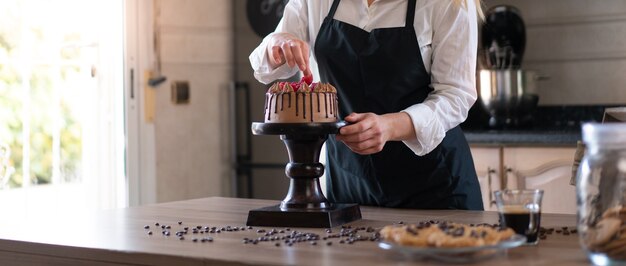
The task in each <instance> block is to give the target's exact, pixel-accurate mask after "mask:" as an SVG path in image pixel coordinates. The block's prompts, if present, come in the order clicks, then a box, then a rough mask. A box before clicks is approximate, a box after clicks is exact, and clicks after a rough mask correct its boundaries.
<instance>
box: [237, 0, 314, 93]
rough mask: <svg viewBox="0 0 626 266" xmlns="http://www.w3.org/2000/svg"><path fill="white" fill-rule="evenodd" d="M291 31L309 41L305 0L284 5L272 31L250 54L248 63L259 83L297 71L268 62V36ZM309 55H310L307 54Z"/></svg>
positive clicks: (296, 68) (289, 75)
mask: <svg viewBox="0 0 626 266" xmlns="http://www.w3.org/2000/svg"><path fill="white" fill-rule="evenodd" d="M283 32H286V33H291V34H293V35H295V36H296V37H298V38H300V39H302V40H304V41H305V42H307V43H308V42H309V35H308V12H307V4H306V0H291V1H289V3H288V4H287V5H286V6H285V11H284V13H283V17H282V19H281V20H280V22H279V23H278V26H276V30H274V32H273V33H271V34H269V35H267V36H266V37H265V38H264V39H263V41H262V42H261V44H260V45H259V46H258V47H257V48H256V49H254V51H253V52H252V54H250V57H249V59H250V65H251V66H252V69H253V70H254V77H255V78H256V79H257V80H258V81H259V82H261V83H264V84H268V83H270V82H273V81H275V80H277V79H285V78H289V77H291V76H293V75H295V74H296V72H298V70H299V69H298V67H297V66H295V67H293V68H292V67H289V65H287V64H283V65H281V66H279V67H277V68H272V67H271V66H270V64H269V59H268V53H267V45H268V40H269V38H270V37H271V36H272V35H274V34H276V33H283ZM309 56H310V55H309Z"/></svg>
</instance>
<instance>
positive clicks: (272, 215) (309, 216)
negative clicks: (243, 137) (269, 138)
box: [246, 122, 361, 228]
mask: <svg viewBox="0 0 626 266" xmlns="http://www.w3.org/2000/svg"><path fill="white" fill-rule="evenodd" d="M344 125H346V124H345V122H337V123H297V124H296V123H294V124H285V123H252V134H254V135H280V139H281V140H282V141H283V142H284V143H285V146H287V152H288V153H289V163H288V164H287V167H286V168H285V173H286V174H287V176H288V177H289V178H291V182H290V184H289V191H288V192H287V196H286V197H285V199H284V200H283V201H282V202H281V203H280V204H279V205H274V206H269V207H264V208H259V209H254V210H250V212H249V213H248V221H247V222H246V224H247V225H252V226H283V227H315V228H330V227H335V226H339V225H342V224H344V223H348V222H351V221H355V220H359V219H361V210H360V209H359V205H358V204H335V203H330V202H329V201H328V199H326V197H325V196H324V194H323V193H322V189H321V187H320V183H319V177H320V176H322V174H323V173H324V165H323V164H321V163H320V162H319V157H320V150H321V149H322V145H323V144H324V142H325V141H326V139H327V138H328V134H336V133H337V132H339V128H341V127H342V126H344Z"/></svg>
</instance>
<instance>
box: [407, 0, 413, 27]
mask: <svg viewBox="0 0 626 266" xmlns="http://www.w3.org/2000/svg"><path fill="white" fill-rule="evenodd" d="M414 19H415V0H409V2H408V3H407V8H406V22H405V24H404V27H406V28H413V22H414Z"/></svg>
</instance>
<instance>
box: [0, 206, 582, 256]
mask: <svg viewBox="0 0 626 266" xmlns="http://www.w3.org/2000/svg"><path fill="white" fill-rule="evenodd" d="M276 203H277V202H275V201H268V200H250V199H234V198H204V199H196V200H188V201H180V202H171V203H162V204H155V205H147V206H141V207H133V208H126V209H117V210H110V211H102V212H98V213H94V214H84V215H78V216H79V217H80V218H72V219H69V218H67V217H63V216H59V217H47V218H46V219H45V220H30V221H22V222H19V223H17V222H15V223H12V224H11V225H7V224H4V225H3V224H1V223H0V265H214V264H219V265H227V264H228V265H249V264H263V265H347V264H350V265H389V264H402V265H430V264H437V265H440V263H436V262H433V261H423V260H422V261H411V260H407V259H406V258H405V257H402V256H399V255H398V254H395V253H393V252H390V251H386V250H382V249H380V248H378V246H377V244H376V243H375V242H370V241H362V242H356V243H354V244H351V245H349V244H339V242H338V240H337V239H332V242H333V244H332V245H331V246H327V245H326V242H327V241H318V243H317V245H312V244H310V243H307V242H303V243H297V244H295V245H293V246H287V245H285V244H281V245H280V246H278V247H277V246H275V242H261V243H258V244H256V245H254V244H244V243H243V241H242V239H243V238H245V237H248V238H256V237H258V236H259V235H262V234H259V233H257V230H259V229H266V230H271V229H272V228H261V227H255V228H253V229H252V230H245V231H237V232H222V233H219V234H218V233H213V234H197V235H193V234H191V233H189V234H188V235H185V239H184V240H179V239H178V237H176V236H174V235H173V234H174V233H175V232H176V231H177V230H178V228H183V227H184V226H189V227H194V226H197V225H201V226H209V227H212V226H216V227H218V228H221V227H226V226H231V227H234V226H244V224H245V221H246V217H247V213H248V210H250V209H252V208H258V207H263V206H268V205H272V204H276ZM361 211H362V214H363V220H360V221H357V222H353V223H351V224H349V225H351V226H352V227H369V226H371V227H382V226H384V225H387V224H391V223H394V222H399V221H403V222H405V223H410V222H418V221H423V220H448V221H455V222H463V223H482V222H486V223H496V222H497V220H498V218H497V213H494V212H477V211H452V210H443V211H421V210H399V209H386V208H374V207H361ZM3 215H4V214H3ZM178 221H182V222H183V223H182V225H178ZM575 221H576V220H575V216H573V215H558V214H543V216H542V221H541V222H542V226H544V227H561V226H574V225H575ZM156 222H159V223H160V224H161V225H163V224H166V225H170V226H171V227H172V229H171V232H172V235H170V236H169V237H167V236H163V235H162V233H161V231H162V230H161V228H160V227H159V228H157V227H156V226H155V223H156ZM145 225H149V226H150V229H144V226H145ZM277 229H283V230H284V228H277ZM150 230H151V231H153V234H152V235H148V233H147V232H148V231H150ZM291 230H298V231H306V232H315V233H317V234H319V235H321V236H324V235H326V232H325V230H324V229H309V228H306V229H305V228H303V229H299V228H291ZM333 230H335V232H337V231H339V229H338V228H334V229H333ZM196 236H197V238H198V239H200V238H202V237H207V236H210V237H212V238H213V242H204V243H202V242H201V241H198V242H193V241H192V238H194V237H196ZM281 243H282V242H281ZM479 264H480V265H551V266H552V265H589V262H588V260H587V259H586V257H585V253H584V252H583V250H582V249H581V248H580V246H579V243H578V236H577V235H576V234H572V235H569V236H566V235H562V234H552V235H549V236H548V239H546V240H542V241H541V242H540V243H539V245H538V246H531V247H518V248H515V249H512V250H509V251H508V252H507V254H503V255H500V256H498V257H495V258H492V259H490V260H487V261H482V262H480V263H479Z"/></svg>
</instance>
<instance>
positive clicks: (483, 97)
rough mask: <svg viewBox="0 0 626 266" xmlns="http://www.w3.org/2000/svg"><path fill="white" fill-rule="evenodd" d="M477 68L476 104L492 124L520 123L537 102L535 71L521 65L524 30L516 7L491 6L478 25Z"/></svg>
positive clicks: (528, 119) (539, 77)
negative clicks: (478, 51)
mask: <svg viewBox="0 0 626 266" xmlns="http://www.w3.org/2000/svg"><path fill="white" fill-rule="evenodd" d="M480 40H481V49H480V51H481V53H480V54H481V56H480V58H482V60H481V65H482V67H481V69H480V70H479V71H478V72H477V79H476V80H477V87H478V96H479V99H478V104H479V105H480V106H481V107H482V108H483V109H484V110H485V111H486V112H487V113H488V114H489V116H490V118H489V121H488V125H489V126H490V127H492V128H504V127H523V126H527V125H529V124H531V123H532V119H531V115H532V112H533V111H534V110H535V108H536V107H537V104H538V102H539V95H538V94H537V87H538V84H537V83H538V81H540V80H543V79H545V78H546V77H545V76H542V75H539V74H538V73H537V72H535V71H531V70H524V69H522V66H521V65H522V59H523V55H524V49H525V46H526V30H525V26H524V21H523V19H522V17H521V14H520V12H519V10H518V9H517V8H515V7H513V6H508V5H499V6H494V7H492V8H491V9H489V10H488V11H487V12H486V17H485V24H484V25H483V26H482V28H481V38H480Z"/></svg>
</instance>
